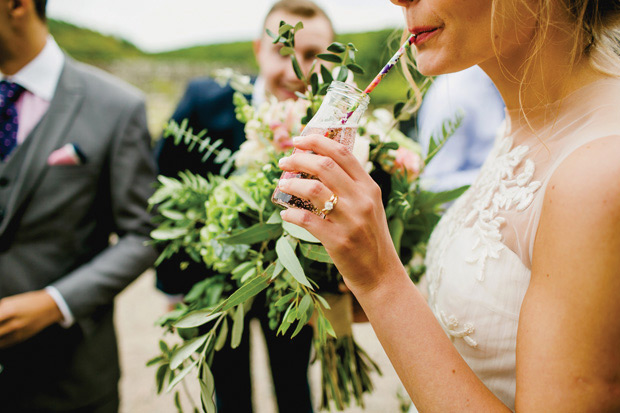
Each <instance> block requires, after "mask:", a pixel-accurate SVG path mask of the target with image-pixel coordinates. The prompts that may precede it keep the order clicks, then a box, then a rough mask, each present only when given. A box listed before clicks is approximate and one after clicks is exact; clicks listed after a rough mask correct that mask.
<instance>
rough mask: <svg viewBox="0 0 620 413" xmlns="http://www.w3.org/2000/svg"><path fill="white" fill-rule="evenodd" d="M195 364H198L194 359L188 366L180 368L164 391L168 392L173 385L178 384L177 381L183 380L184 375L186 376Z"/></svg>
mask: <svg viewBox="0 0 620 413" xmlns="http://www.w3.org/2000/svg"><path fill="white" fill-rule="evenodd" d="M197 364H198V360H195V361H194V362H193V363H192V364H190V365H189V366H187V367H185V368H184V369H183V370H181V372H180V373H179V374H177V375H176V376H175V378H174V379H173V380H172V381H171V382H170V384H169V385H168V388H167V389H166V392H170V390H172V389H173V388H174V386H176V385H177V384H179V382H180V381H181V380H183V379H184V378H185V376H187V375H188V374H189V372H190V371H192V370H193V369H194V367H196V365H197Z"/></svg>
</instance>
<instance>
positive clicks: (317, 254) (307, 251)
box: [299, 242, 334, 264]
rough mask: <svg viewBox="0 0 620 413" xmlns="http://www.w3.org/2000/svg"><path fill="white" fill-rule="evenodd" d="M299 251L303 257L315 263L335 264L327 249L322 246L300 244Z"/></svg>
mask: <svg viewBox="0 0 620 413" xmlns="http://www.w3.org/2000/svg"><path fill="white" fill-rule="evenodd" d="M299 250H300V251H301V253H302V255H303V256H304V257H306V258H309V259H311V260H313V261H318V262H324V263H326V264H333V263H334V261H333V260H332V258H331V257H330V256H329V254H328V253H327V251H326V250H325V247H323V246H322V245H315V244H305V243H303V242H301V243H299Z"/></svg>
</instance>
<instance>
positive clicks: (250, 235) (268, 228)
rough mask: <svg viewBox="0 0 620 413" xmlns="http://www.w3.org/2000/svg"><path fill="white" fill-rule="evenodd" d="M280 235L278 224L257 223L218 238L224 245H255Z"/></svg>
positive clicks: (280, 228) (280, 230)
mask: <svg viewBox="0 0 620 413" xmlns="http://www.w3.org/2000/svg"><path fill="white" fill-rule="evenodd" d="M281 234H282V226H281V225H280V224H265V223H262V222H261V223H258V224H255V225H252V226H251V227H249V228H244V229H240V230H237V231H233V232H231V233H230V234H229V235H225V236H222V237H219V238H218V241H221V242H223V243H226V244H248V245H252V244H256V243H257V242H262V241H267V240H271V239H275V238H277V237H278V236H280V235H281Z"/></svg>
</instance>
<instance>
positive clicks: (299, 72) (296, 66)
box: [291, 55, 306, 82]
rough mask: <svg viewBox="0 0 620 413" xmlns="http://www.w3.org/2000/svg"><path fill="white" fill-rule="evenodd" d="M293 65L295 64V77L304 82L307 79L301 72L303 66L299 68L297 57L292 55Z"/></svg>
mask: <svg viewBox="0 0 620 413" xmlns="http://www.w3.org/2000/svg"><path fill="white" fill-rule="evenodd" d="M291 63H292V64H293V70H294V71H295V76H297V78H298V79H299V80H301V81H302V82H303V81H304V80H305V79H306V77H305V76H304V72H303V71H302V70H301V66H299V62H298V61H297V58H296V57H295V55H291Z"/></svg>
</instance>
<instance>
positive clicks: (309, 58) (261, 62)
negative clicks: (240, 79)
mask: <svg viewBox="0 0 620 413" xmlns="http://www.w3.org/2000/svg"><path fill="white" fill-rule="evenodd" d="M282 20H284V21H285V22H287V23H289V24H290V25H292V26H294V25H295V24H296V23H297V22H298V21H300V20H301V21H302V22H303V24H304V28H303V29H302V30H300V31H299V32H297V33H296V34H295V53H296V56H297V60H298V61H299V65H300V66H301V70H302V71H303V72H304V73H308V71H309V70H310V67H311V66H312V62H313V61H314V58H315V56H316V55H317V54H319V53H324V52H325V50H326V49H327V46H329V45H330V44H331V42H332V41H333V33H332V30H331V27H330V25H329V22H328V21H327V19H325V18H324V17H321V16H316V17H313V18H311V19H303V18H300V17H299V16H295V15H292V14H288V13H284V12H280V11H277V12H274V13H272V14H271V15H270V16H269V17H268V18H267V21H266V23H265V26H266V28H268V29H269V30H271V31H272V32H274V33H277V32H278V27H279V24H280V21H282ZM272 42H273V39H272V38H271V37H269V36H268V35H267V34H263V37H262V38H261V39H259V40H257V41H256V42H255V44H254V47H255V52H256V60H257V62H258V67H259V72H260V76H261V77H262V78H263V79H264V80H265V88H266V91H267V92H268V93H269V94H272V95H273V96H275V97H276V98H277V99H278V100H284V99H290V98H295V97H296V96H295V92H296V91H297V92H301V91H303V88H304V85H303V83H302V82H301V81H300V80H299V79H297V77H296V76H295V72H294V71H293V66H292V65H291V59H290V57H289V56H281V55H280V48H281V47H282V44H281V43H279V44H273V43H272Z"/></svg>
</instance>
